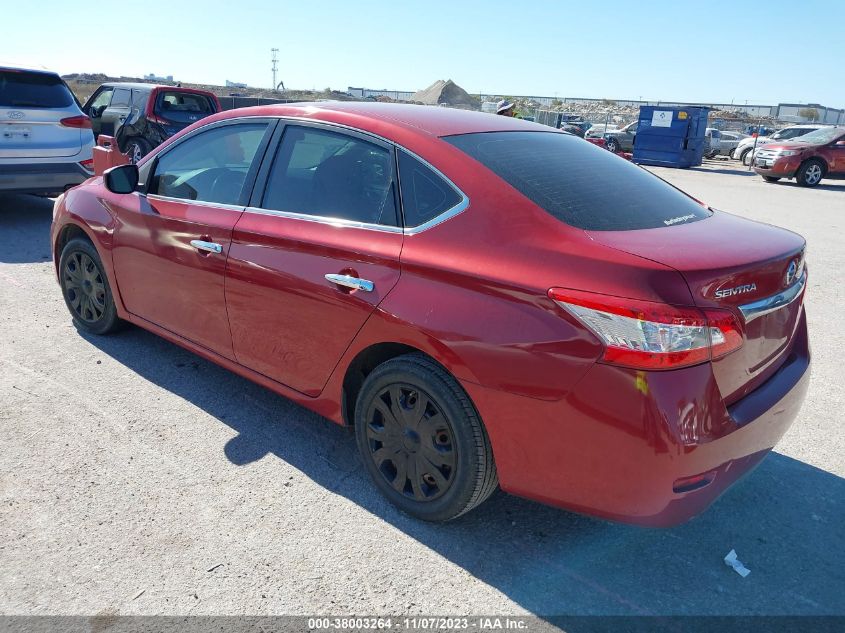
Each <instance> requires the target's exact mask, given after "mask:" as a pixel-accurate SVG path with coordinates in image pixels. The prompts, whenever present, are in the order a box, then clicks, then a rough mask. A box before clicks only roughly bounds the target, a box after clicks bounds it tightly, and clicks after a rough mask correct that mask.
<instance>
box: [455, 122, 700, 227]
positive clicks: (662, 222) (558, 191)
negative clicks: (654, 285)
mask: <svg viewBox="0 0 845 633" xmlns="http://www.w3.org/2000/svg"><path fill="white" fill-rule="evenodd" d="M443 140H444V141H447V142H449V143H451V144H452V145H454V146H455V147H457V148H458V149H460V150H462V151H463V152H465V153H467V154H469V155H470V156H471V157H472V158H474V159H476V160H477V161H479V162H480V163H482V164H483V165H484V166H485V167H487V168H488V169H490V170H492V171H493V172H495V173H496V175H498V176H499V177H500V178H502V179H503V180H505V181H506V182H507V183H508V184H510V185H511V186H512V187H514V188H515V189H517V190H518V191H520V192H521V193H522V194H523V195H525V196H526V197H527V198H529V199H530V200H532V201H533V202H534V203H536V204H537V205H539V206H540V207H542V208H543V209H545V210H546V211H548V212H549V213H550V214H552V215H553V216H554V217H556V218H557V219H558V220H560V221H562V222H565V223H566V224H569V225H571V226H574V227H577V228H580V229H586V230H590V231H624V230H632V229H650V228H656V227H660V226H672V225H675V224H685V223H688V222H695V221H697V220H701V219H703V218H706V217H708V216H709V215H710V212H709V211H708V210H707V209H705V208H704V207H702V206H701V205H700V204H698V203H697V202H695V201H694V200H693V199H692V198H690V197H689V196H687V195H686V194H684V193H682V192H680V191H679V190H677V189H675V188H674V187H672V186H671V185H668V184H666V183H665V182H664V181H662V180H661V179H659V178H657V177H656V176H653V175H652V174H650V173H649V172H647V171H646V170H644V169H642V168H640V167H637V166H636V165H634V164H632V163H630V162H629V161H627V160H625V159H623V158H620V157H619V156H614V155H613V154H611V153H610V152H608V151H607V150H606V149H603V148H601V147H597V146H596V145H593V144H592V143H589V142H587V141H584V140H583V139H580V138H578V137H577V136H572V135H569V134H561V133H559V132H482V133H476V134H462V135H459V136H447V137H444V138H443Z"/></svg>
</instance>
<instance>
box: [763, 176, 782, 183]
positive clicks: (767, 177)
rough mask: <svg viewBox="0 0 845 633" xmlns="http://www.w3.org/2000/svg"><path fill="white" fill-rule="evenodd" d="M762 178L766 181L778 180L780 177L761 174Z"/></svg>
mask: <svg viewBox="0 0 845 633" xmlns="http://www.w3.org/2000/svg"><path fill="white" fill-rule="evenodd" d="M763 180H765V181H766V182H777V181H778V180H780V178H778V177H777V176H763Z"/></svg>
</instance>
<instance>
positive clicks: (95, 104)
mask: <svg viewBox="0 0 845 633" xmlns="http://www.w3.org/2000/svg"><path fill="white" fill-rule="evenodd" d="M112 92H114V90H112V89H111V88H104V89H103V90H101V91H100V92H98V93H97V96H96V97H95V98H94V100H93V101H92V102H91V105H90V106H88V109H89V111H90V110H94V109H95V108H97V109H100V108H103V109H105V108H106V107H107V106H108V105H109V102H110V101H111V95H112Z"/></svg>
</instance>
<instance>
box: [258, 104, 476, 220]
mask: <svg viewBox="0 0 845 633" xmlns="http://www.w3.org/2000/svg"><path fill="white" fill-rule="evenodd" d="M264 116H266V115H264ZM242 118H249V117H242ZM275 118H277V119H278V120H279V121H281V122H282V123H284V124H285V125H296V123H298V122H303V121H304V122H306V123H316V124H319V125H324V126H326V127H330V128H340V129H342V130H348V131H350V132H355V133H357V134H363V135H365V136H371V137H373V138H375V139H378V140H379V141H382V142H383V143H387V144H389V145H390V146H391V147H392V148H393V150H394V151H395V152H397V151H402V152H406V153H407V154H408V155H409V156H413V157H414V158H415V159H416V160H418V161H420V162H421V163H422V164H423V165H425V166H426V167H428V168H429V169H430V170H431V171H433V172H434V173H435V174H437V176H438V177H440V178H442V179H443V180H444V181H445V182H446V184H447V185H449V186H450V187H451V188H452V189H454V190H455V192H456V193H457V194H458V195H459V196H460V197H461V200H460V201H459V202H458V203H457V204H456V205H454V206H452V207H450V208H448V209H446V210H445V211H443V212H442V213H441V214H440V215H437V216H435V217H433V218H431V219H430V220H429V221H428V222H424V223H423V224H419V225H417V226H411V227H406V226H404V219H405V218H404V214H402V216H403V217H402V221H403V226H401V227H398V226H388V225H382V224H373V223H370V222H357V221H355V220H344V219H341V218H332V217H327V216H316V215H309V214H307V213H297V212H293V211H278V210H275V209H262V208H259V207H247V209H246V210H247V211H248V212H250V213H260V214H264V215H278V216H281V217H286V218H291V219H295V220H306V221H308V220H310V221H312V222H319V223H321V224H331V225H333V226H346V227H352V228H360V229H368V230H373V231H384V232H387V233H403V234H404V235H408V236H410V235H417V234H418V233H422V232H423V231H427V230H428V229H430V228H432V227H435V226H437V225H438V224H441V223H442V222H445V221H446V220H450V219H452V218H453V217H455V216H456V215H458V214H460V213H462V212H463V211H465V210H466V208H467V207H468V206H469V197H468V196H467V195H466V194H465V193H464V192H463V191H461V189H460V188H459V187H458V186H457V185H456V184H455V183H454V182H452V180H451V179H450V178H448V177H447V176H446V175H445V174H444V173H443V172H442V171H440V170H439V169H437V167H435V166H434V165H432V164H431V163H430V162H428V161H427V160H426V159H424V158H423V157H422V156H420V155H419V154H417V153H415V152H412V151H411V150H409V149H407V148H406V147H404V146H402V145H399V144H398V143H396V142H395V141H391V140H390V139H388V138H385V137H383V136H379V135H378V134H373V133H372V132H368V131H367V130H361V129H359V128H355V127H351V126H349V125H344V124H342V123H333V122H331V121H323V120H321V119H314V118H311V117H294V116H284V115H281V116H277V117H275ZM397 173H398V171H397ZM398 184H399V183H398V181H397V186H398Z"/></svg>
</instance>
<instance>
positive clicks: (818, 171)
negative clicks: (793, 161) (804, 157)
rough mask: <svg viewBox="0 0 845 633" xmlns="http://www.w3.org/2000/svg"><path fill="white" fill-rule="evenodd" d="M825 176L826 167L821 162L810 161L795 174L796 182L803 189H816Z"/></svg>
mask: <svg viewBox="0 0 845 633" xmlns="http://www.w3.org/2000/svg"><path fill="white" fill-rule="evenodd" d="M823 176H824V165H823V164H822V162H821V161H818V160H815V159H810V160H808V161H807V162H806V163H804V164H803V165H801V167H800V168H799V169H798V173H797V174H795V180H796V182H797V183H798V184H799V185H801V186H802V187H815V186H816V185H817V184H819V182H820V181H821V179H822V177H823Z"/></svg>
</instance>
